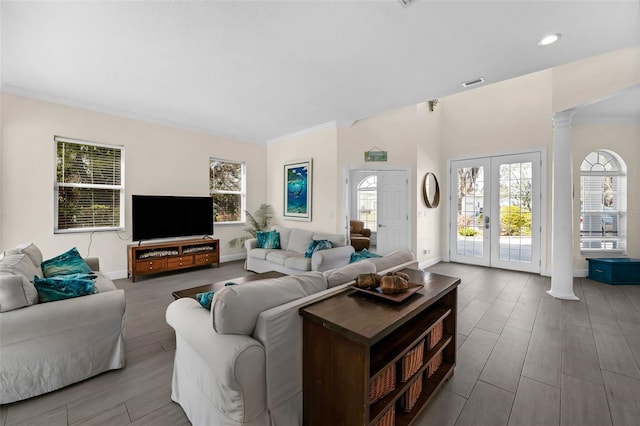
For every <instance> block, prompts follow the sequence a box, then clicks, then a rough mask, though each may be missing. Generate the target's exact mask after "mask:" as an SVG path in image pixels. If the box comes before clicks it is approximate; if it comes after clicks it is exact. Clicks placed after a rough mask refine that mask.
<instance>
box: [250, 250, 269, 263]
mask: <svg viewBox="0 0 640 426" xmlns="http://www.w3.org/2000/svg"><path fill="white" fill-rule="evenodd" d="M272 251H273V250H271V249H261V248H254V249H251V250H249V256H250V257H253V258H254V259H260V260H265V259H266V258H267V254H269V253H270V252H272Z"/></svg>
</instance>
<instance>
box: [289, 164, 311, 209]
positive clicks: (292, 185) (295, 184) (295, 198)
mask: <svg viewBox="0 0 640 426" xmlns="http://www.w3.org/2000/svg"><path fill="white" fill-rule="evenodd" d="M284 180H285V194H284V217H285V218H288V219H294V220H308V221H309V220H311V160H307V161H301V162H298V163H291V164H285V166H284Z"/></svg>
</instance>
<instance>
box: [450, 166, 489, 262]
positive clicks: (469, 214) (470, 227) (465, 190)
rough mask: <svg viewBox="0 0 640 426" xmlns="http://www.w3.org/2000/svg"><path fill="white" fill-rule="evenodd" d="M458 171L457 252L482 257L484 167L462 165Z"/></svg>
mask: <svg viewBox="0 0 640 426" xmlns="http://www.w3.org/2000/svg"><path fill="white" fill-rule="evenodd" d="M457 172H458V203H457V204H458V214H457V225H456V230H457V232H456V236H457V240H456V241H457V243H456V253H457V254H460V255H466V256H476V257H482V256H483V255H484V253H483V247H482V243H483V239H482V230H483V220H484V218H483V209H484V168H483V167H462V168H458V169H457Z"/></svg>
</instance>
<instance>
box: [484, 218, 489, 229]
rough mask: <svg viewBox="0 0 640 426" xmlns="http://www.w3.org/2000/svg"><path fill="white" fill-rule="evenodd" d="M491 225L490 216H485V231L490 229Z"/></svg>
mask: <svg viewBox="0 0 640 426" xmlns="http://www.w3.org/2000/svg"><path fill="white" fill-rule="evenodd" d="M489 223H490V221H489V216H485V217H484V227H485V229H489Z"/></svg>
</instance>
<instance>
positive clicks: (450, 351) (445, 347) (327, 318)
mask: <svg viewBox="0 0 640 426" xmlns="http://www.w3.org/2000/svg"><path fill="white" fill-rule="evenodd" d="M403 272H409V274H410V276H411V280H412V282H417V283H424V284H425V288H424V289H421V290H420V291H419V292H418V293H417V294H416V295H414V296H412V297H411V298H409V299H407V301H406V302H405V303H402V304H386V303H381V302H379V301H372V300H367V299H365V298H363V297H362V296H360V295H358V294H354V292H353V291H346V292H343V293H340V294H338V295H336V296H333V297H331V298H328V299H324V300H322V301H319V302H317V303H315V304H312V305H309V306H307V307H304V308H302V309H301V310H300V314H301V315H302V316H303V400H304V405H303V424H305V425H324V424H348V425H363V426H365V425H366V426H389V425H410V424H412V422H413V421H414V420H415V418H416V417H417V415H418V414H419V413H420V412H421V411H422V409H423V408H424V406H425V405H426V404H427V403H428V402H429V401H430V399H431V398H432V397H433V396H434V394H435V392H437V391H438V389H439V388H440V387H441V386H442V384H443V383H444V382H445V381H446V380H447V379H448V378H449V377H451V375H452V374H453V368H454V366H455V346H456V345H455V338H456V303H457V302H456V300H457V285H458V284H459V283H460V280H459V279H458V278H455V277H448V276H444V275H439V274H432V273H428V272H423V271H419V270H404V271H403ZM363 389H366V390H368V392H363ZM358 407H360V408H358ZM362 407H366V408H365V409H364V410H363V409H362Z"/></svg>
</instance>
